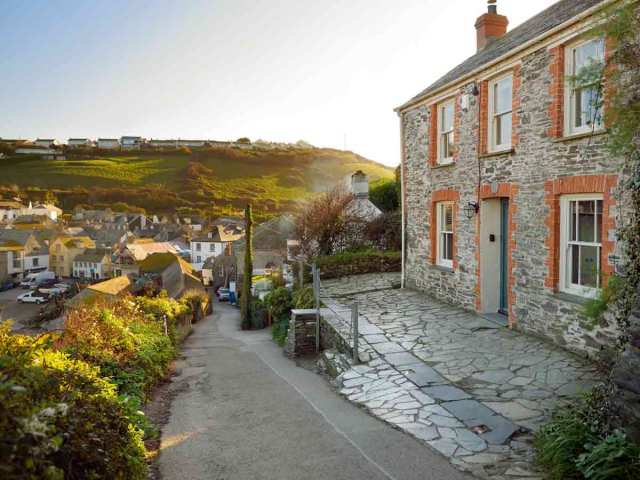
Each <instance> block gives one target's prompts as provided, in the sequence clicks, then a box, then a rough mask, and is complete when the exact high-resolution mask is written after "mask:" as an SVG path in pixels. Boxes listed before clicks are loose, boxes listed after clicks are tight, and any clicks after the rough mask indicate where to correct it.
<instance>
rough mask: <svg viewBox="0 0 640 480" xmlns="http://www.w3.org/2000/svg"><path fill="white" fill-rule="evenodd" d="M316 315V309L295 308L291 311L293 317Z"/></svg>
mask: <svg viewBox="0 0 640 480" xmlns="http://www.w3.org/2000/svg"><path fill="white" fill-rule="evenodd" d="M315 313H316V309H315V308H294V309H292V310H291V314H292V315H311V314H315Z"/></svg>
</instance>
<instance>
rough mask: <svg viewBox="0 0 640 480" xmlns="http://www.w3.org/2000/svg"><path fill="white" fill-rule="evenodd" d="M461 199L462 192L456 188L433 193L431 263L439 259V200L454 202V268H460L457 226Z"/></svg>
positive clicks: (430, 233)
mask: <svg viewBox="0 0 640 480" xmlns="http://www.w3.org/2000/svg"><path fill="white" fill-rule="evenodd" d="M459 201H460V193H459V192H457V191H455V190H435V191H433V192H432V193H431V209H430V211H431V228H430V231H429V235H430V237H431V252H430V255H429V258H430V259H431V264H432V265H435V264H436V261H437V258H436V257H437V251H438V250H437V248H436V241H437V238H436V236H437V234H438V227H437V225H436V222H437V219H438V215H437V210H436V208H437V207H438V202H453V269H454V270H455V269H457V268H458V259H457V248H456V244H457V241H456V227H457V224H458V220H457V219H458V202H459Z"/></svg>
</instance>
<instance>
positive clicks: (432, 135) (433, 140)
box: [429, 103, 438, 167]
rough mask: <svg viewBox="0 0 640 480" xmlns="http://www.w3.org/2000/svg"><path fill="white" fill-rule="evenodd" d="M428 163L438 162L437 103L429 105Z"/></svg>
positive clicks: (432, 164)
mask: <svg viewBox="0 0 640 480" xmlns="http://www.w3.org/2000/svg"><path fill="white" fill-rule="evenodd" d="M429 112H430V113H431V114H430V115H429V165H431V166H432V167H433V166H435V165H437V163H438V104H436V103H434V104H433V105H431V106H430V107H429Z"/></svg>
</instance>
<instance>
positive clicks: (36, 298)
mask: <svg viewBox="0 0 640 480" xmlns="http://www.w3.org/2000/svg"><path fill="white" fill-rule="evenodd" d="M48 301H49V296H48V295H47V294H45V293H40V292H36V291H35V290H32V291H31V292H27V293H23V294H21V295H18V303H37V304H38V305H40V304H41V303H47V302H48Z"/></svg>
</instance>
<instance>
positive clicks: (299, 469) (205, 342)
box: [158, 304, 470, 480]
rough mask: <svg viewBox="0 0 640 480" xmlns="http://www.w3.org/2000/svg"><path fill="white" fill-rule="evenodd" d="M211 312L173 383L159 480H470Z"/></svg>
mask: <svg viewBox="0 0 640 480" xmlns="http://www.w3.org/2000/svg"><path fill="white" fill-rule="evenodd" d="M215 311H216V313H215V314H214V315H213V316H210V317H207V318H206V319H205V320H204V321H203V322H201V323H199V324H198V325H196V327H195V331H194V333H193V334H192V335H191V336H190V337H189V338H188V340H187V341H186V343H185V345H184V349H183V353H184V359H183V360H182V361H181V362H180V364H179V365H178V368H179V375H178V376H176V377H174V379H173V382H174V383H175V385H174V387H175V390H177V391H178V392H179V393H178V394H177V396H176V397H175V399H174V401H173V403H172V406H171V416H170V419H169V422H168V424H167V425H166V426H165V427H164V428H163V432H162V444H161V453H160V457H159V460H158V461H159V465H160V473H161V475H162V478H163V479H167V480H169V479H180V480H188V479H226V480H233V479H279V480H282V479H292V480H293V479H296V480H298V479H305V480H312V479H331V480H338V479H345V480H346V479H373V480H375V479H398V480H400V479H421V480H426V479H434V480H436V479H437V480H454V479H469V478H470V477H469V476H467V475H466V474H463V473H461V472H459V471H457V470H455V469H454V467H452V466H451V465H450V464H449V462H448V461H447V460H446V459H445V458H443V457H442V456H440V455H439V454H437V453H435V452H434V451H432V450H431V449H429V447H426V446H424V445H423V444H421V443H419V442H418V441H417V440H415V439H413V438H411V437H410V436H408V435H405V434H403V433H401V432H399V431H398V430H395V429H393V428H392V427H391V426H389V425H388V424H385V423H383V422H381V421H379V420H376V419H374V418H372V417H371V416H369V415H367V414H366V413H365V412H364V411H363V410H361V409H359V408H357V407H355V406H354V405H353V404H351V403H349V402H347V401H346V400H344V399H343V398H341V397H340V396H338V395H337V394H336V393H335V392H334V391H332V390H331V388H330V387H329V385H328V383H327V382H326V381H325V380H324V379H323V378H322V377H320V376H318V375H317V374H315V373H313V372H310V371H308V370H305V369H303V368H299V367H296V366H295V364H294V363H293V362H292V361H290V360H288V359H287V358H285V357H284V356H283V355H282V350H281V349H280V348H279V347H277V346H276V345H275V344H274V343H273V342H272V341H271V339H270V337H269V331H268V330H265V331H260V332H240V331H238V325H239V315H238V311H237V310H236V309H235V308H233V307H230V306H228V305H221V304H216V305H215Z"/></svg>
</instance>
